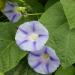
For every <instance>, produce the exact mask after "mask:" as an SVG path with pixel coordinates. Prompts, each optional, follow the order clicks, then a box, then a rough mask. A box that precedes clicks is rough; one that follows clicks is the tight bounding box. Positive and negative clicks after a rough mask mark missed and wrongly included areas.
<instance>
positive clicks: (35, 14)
mask: <svg viewBox="0 0 75 75" xmlns="http://www.w3.org/2000/svg"><path fill="white" fill-rule="evenodd" d="M41 14H42V13H34V14H29V13H27V14H24V16H37V15H41Z"/></svg>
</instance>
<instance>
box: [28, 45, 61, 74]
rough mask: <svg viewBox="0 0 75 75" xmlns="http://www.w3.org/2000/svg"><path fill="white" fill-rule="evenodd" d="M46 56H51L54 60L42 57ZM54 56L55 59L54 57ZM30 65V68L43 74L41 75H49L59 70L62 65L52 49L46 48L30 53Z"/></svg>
mask: <svg viewBox="0 0 75 75" xmlns="http://www.w3.org/2000/svg"><path fill="white" fill-rule="evenodd" d="M50 52H51V53H50ZM44 54H49V57H52V58H50V59H49V57H48V58H44V57H43V56H42V55H44ZM54 55H55V57H53V56H54ZM42 57H43V58H42ZM43 60H44V61H43ZM28 63H29V65H30V67H31V68H33V70H34V71H36V72H38V73H41V74H49V73H53V72H55V71H56V70H57V68H58V67H59V65H60V60H59V58H58V57H57V55H56V53H55V51H54V50H53V49H52V48H50V47H47V46H44V47H43V48H42V49H41V50H39V51H34V52H30V53H29V56H28Z"/></svg>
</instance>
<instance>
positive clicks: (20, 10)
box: [15, 6, 26, 13]
mask: <svg viewBox="0 0 75 75" xmlns="http://www.w3.org/2000/svg"><path fill="white" fill-rule="evenodd" d="M25 9H26V8H25V7H18V6H17V7H15V12H17V13H24V12H25Z"/></svg>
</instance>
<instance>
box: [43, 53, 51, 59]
mask: <svg viewBox="0 0 75 75" xmlns="http://www.w3.org/2000/svg"><path fill="white" fill-rule="evenodd" d="M42 57H43V58H44V59H49V57H50V56H49V54H43V55H42Z"/></svg>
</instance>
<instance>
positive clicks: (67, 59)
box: [39, 2, 75, 67]
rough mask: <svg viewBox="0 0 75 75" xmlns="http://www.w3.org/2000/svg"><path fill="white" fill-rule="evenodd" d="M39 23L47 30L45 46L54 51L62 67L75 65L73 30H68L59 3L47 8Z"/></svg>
mask: <svg viewBox="0 0 75 75" xmlns="http://www.w3.org/2000/svg"><path fill="white" fill-rule="evenodd" d="M39 21H40V22H41V23H43V24H44V25H45V27H46V28H47V29H48V31H49V34H50V38H49V41H48V43H47V45H49V46H51V47H52V48H54V49H55V50H56V53H57V55H58V56H59V58H60V61H61V64H62V66H63V67H68V66H70V65H72V64H73V63H75V30H70V29H69V25H68V23H67V20H66V18H65V16H64V12H63V10H62V6H61V4H60V3H59V2H57V3H56V4H54V5H53V6H52V7H50V8H48V10H46V12H45V13H44V14H43V15H42V16H41V18H40V20H39Z"/></svg>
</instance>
